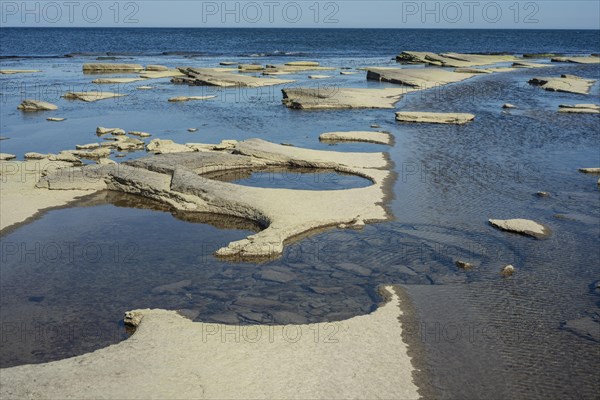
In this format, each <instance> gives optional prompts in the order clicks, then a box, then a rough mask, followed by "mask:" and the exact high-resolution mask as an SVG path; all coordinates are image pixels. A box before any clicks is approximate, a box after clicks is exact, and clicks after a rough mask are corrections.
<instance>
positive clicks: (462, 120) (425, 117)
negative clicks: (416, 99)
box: [396, 111, 475, 125]
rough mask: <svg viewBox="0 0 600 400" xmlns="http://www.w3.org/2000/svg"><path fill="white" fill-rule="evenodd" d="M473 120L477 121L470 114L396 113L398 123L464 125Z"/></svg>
mask: <svg viewBox="0 0 600 400" xmlns="http://www.w3.org/2000/svg"><path fill="white" fill-rule="evenodd" d="M473 119H475V115H473V114H468V113H434V112H420V111H399V112H397V113H396V121H401V122H422V123H430V124H456V125H462V124H466V123H467V122H469V121H472V120H473Z"/></svg>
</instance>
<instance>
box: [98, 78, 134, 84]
mask: <svg viewBox="0 0 600 400" xmlns="http://www.w3.org/2000/svg"><path fill="white" fill-rule="evenodd" d="M143 80H144V78H98V79H94V80H93V81H92V83H95V84H110V83H113V84H117V83H132V82H137V81H143Z"/></svg>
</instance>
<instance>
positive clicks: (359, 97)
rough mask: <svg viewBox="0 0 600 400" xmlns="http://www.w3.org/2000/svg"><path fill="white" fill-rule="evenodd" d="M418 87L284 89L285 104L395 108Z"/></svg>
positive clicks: (318, 107)
mask: <svg viewBox="0 0 600 400" xmlns="http://www.w3.org/2000/svg"><path fill="white" fill-rule="evenodd" d="M415 90H417V89H414V88H398V89H395V88H389V89H362V88H360V89H355V88H340V87H325V88H295V89H283V90H282V92H283V100H282V102H283V104H284V105H285V106H286V107H288V108H294V109H301V110H332V109H353V108H394V104H396V103H397V102H398V101H400V99H401V98H402V96H403V95H404V94H406V93H410V92H412V91H415Z"/></svg>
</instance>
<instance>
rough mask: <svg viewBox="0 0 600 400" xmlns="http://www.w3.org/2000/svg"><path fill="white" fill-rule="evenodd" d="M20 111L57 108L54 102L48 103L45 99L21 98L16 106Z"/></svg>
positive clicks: (52, 109)
mask: <svg viewBox="0 0 600 400" xmlns="http://www.w3.org/2000/svg"><path fill="white" fill-rule="evenodd" d="M17 109H19V110H21V111H27V112H31V111H54V110H58V106H57V105H56V104H52V103H48V102H47V101H40V100H23V101H22V102H21V104H19V106H18V107H17Z"/></svg>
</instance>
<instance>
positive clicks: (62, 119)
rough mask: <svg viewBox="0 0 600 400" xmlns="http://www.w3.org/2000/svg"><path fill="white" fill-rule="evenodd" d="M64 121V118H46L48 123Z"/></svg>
mask: <svg viewBox="0 0 600 400" xmlns="http://www.w3.org/2000/svg"><path fill="white" fill-rule="evenodd" d="M65 119H66V118H62V117H48V118H46V121H50V122H62V121H64V120H65Z"/></svg>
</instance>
